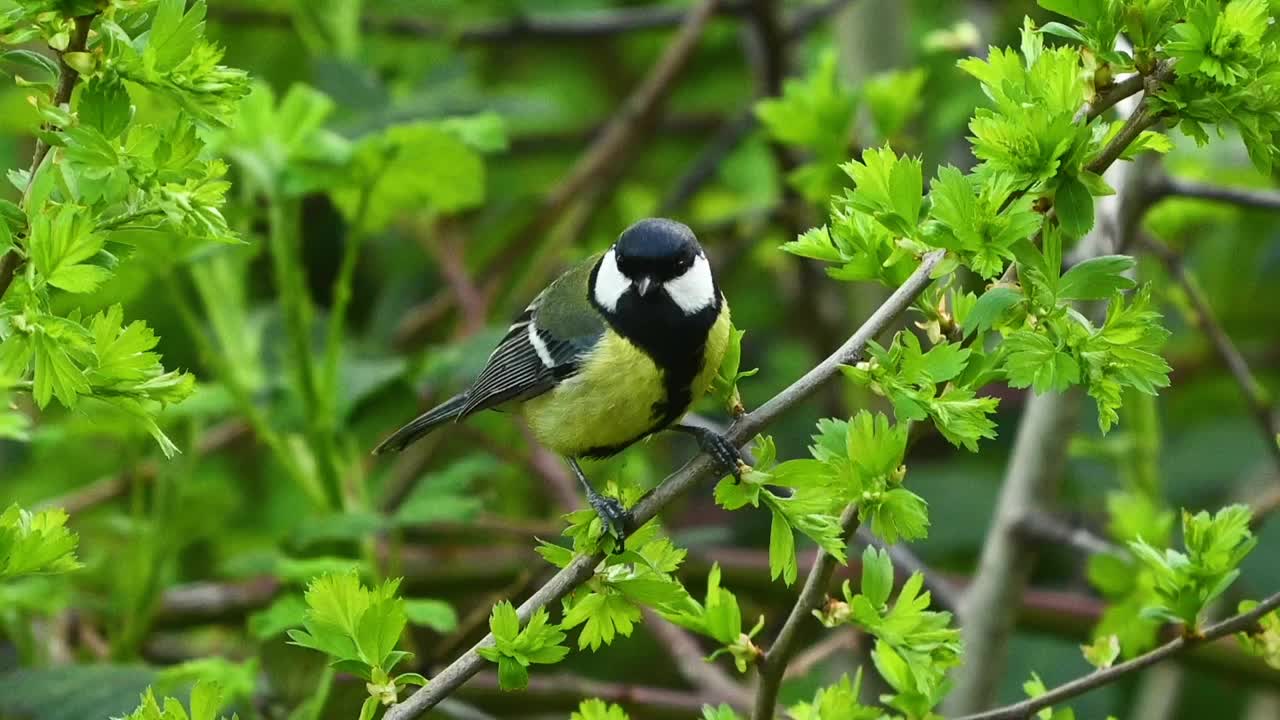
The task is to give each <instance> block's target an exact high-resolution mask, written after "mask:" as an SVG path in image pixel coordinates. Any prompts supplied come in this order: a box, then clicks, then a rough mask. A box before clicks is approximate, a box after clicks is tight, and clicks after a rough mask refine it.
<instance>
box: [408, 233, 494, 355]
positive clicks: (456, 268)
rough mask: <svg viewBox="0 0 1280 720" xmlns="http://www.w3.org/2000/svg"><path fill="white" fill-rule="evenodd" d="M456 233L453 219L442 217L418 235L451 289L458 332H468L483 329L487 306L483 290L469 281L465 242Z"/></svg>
mask: <svg viewBox="0 0 1280 720" xmlns="http://www.w3.org/2000/svg"><path fill="white" fill-rule="evenodd" d="M460 233H461V228H460V227H459V225H458V222H457V220H456V219H451V218H448V217H445V218H442V219H440V220H438V221H436V223H435V224H434V227H433V228H431V229H429V230H425V231H424V232H422V233H420V234H419V239H420V244H421V245H422V246H423V247H424V248H425V249H426V250H427V252H428V253H430V255H431V257H432V258H433V259H434V260H435V262H436V265H437V266H438V267H439V268H440V274H441V275H442V276H444V279H445V283H446V284H447V285H448V286H449V291H450V292H452V293H453V299H454V304H455V305H456V306H457V307H458V308H459V310H460V311H461V313H462V322H461V324H460V325H461V327H460V332H461V334H462V335H463V336H470V335H474V334H475V333H477V332H479V331H481V330H483V329H484V324H485V319H486V316H487V315H488V314H489V308H488V302H487V299H486V298H485V295H484V293H482V292H480V290H479V288H477V287H476V285H475V283H474V282H472V279H471V274H470V273H469V272H468V271H467V265H466V255H465V253H464V252H463V247H464V246H465V243H464V242H463V238H462V237H460Z"/></svg>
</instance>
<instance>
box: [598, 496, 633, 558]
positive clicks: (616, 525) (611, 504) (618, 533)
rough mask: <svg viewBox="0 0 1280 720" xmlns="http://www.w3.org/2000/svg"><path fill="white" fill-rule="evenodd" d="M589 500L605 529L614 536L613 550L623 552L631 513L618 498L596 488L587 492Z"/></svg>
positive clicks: (630, 523)
mask: <svg viewBox="0 0 1280 720" xmlns="http://www.w3.org/2000/svg"><path fill="white" fill-rule="evenodd" d="M587 502H588V503H590V504H591V509H592V510H595V511H596V515H597V516H598V517H599V518H600V521H601V522H603V523H604V527H605V530H606V531H607V532H608V533H609V534H610V535H612V536H613V537H614V544H613V551H614V552H616V553H620V552H622V550H623V547H624V546H625V545H626V542H627V534H628V532H629V531H630V529H631V525H632V517H631V513H630V512H629V511H628V510H627V509H626V508H624V507H622V503H621V502H619V501H618V500H617V499H615V498H611V497H608V496H605V495H601V494H600V493H598V492H596V491H595V490H591V491H590V492H588V493H587Z"/></svg>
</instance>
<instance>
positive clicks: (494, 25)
mask: <svg viewBox="0 0 1280 720" xmlns="http://www.w3.org/2000/svg"><path fill="white" fill-rule="evenodd" d="M746 9H747V2H746V0H726V2H724V3H723V4H722V5H721V6H720V7H719V8H717V10H716V14H717V15H721V16H726V17H733V16H739V15H742V14H743V13H745V12H746ZM687 12H688V10H687V9H686V8H683V7H678V6H656V7H634V8H618V9H614V10H607V11H594V12H582V13H575V14H566V13H555V14H550V13H547V14H542V13H538V14H530V15H524V16H517V17H514V18H511V19H509V20H497V21H485V22H477V23H472V24H470V25H468V26H465V27H461V28H458V27H450V26H449V25H448V24H447V23H442V22H438V21H433V20H429V19H424V18H416V17H377V16H373V15H366V16H364V17H362V18H360V28H361V30H363V31H364V32H366V33H378V34H382V35H390V36H392V37H406V38H414V39H422V38H437V39H441V40H449V41H452V42H454V43H457V44H460V45H498V46H500V47H506V46H509V45H511V44H514V43H532V42H546V41H552V40H589V39H594V38H603V37H609V36H611V35H621V34H625V33H632V32H639V31H643V30H658V29H662V28H668V27H674V26H676V25H679V24H680V22H681V21H682V20H684V18H685V15H686V14H687ZM209 16H210V17H212V18H214V19H216V20H219V21H221V22H225V23H230V24H237V25H270V26H279V27H289V26H291V25H292V24H293V17H292V16H291V15H290V14H289V13H288V12H278V11H272V10H266V9H259V8H228V7H216V6H215V7H210V8H209Z"/></svg>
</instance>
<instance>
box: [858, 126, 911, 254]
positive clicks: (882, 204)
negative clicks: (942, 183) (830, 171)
mask: <svg viewBox="0 0 1280 720" xmlns="http://www.w3.org/2000/svg"><path fill="white" fill-rule="evenodd" d="M841 168H843V169H844V171H845V172H846V173H847V174H848V175H849V177H850V178H852V179H853V181H854V185H855V187H854V190H853V193H852V195H850V201H851V204H852V207H853V208H854V209H855V210H859V211H861V212H864V213H867V214H869V215H871V216H873V217H874V218H875V219H876V220H877V221H878V222H879V223H880V224H881V225H883V226H884V227H885V228H886V229H887V230H889V231H890V232H892V233H894V234H896V235H900V236H903V237H914V236H915V234H916V228H917V225H918V223H919V222H920V207H921V206H922V205H923V203H924V197H923V195H922V187H923V183H924V179H923V177H922V175H921V160H920V158H906V157H904V158H900V157H898V156H897V154H896V153H894V152H893V150H892V149H890V148H889V147H888V146H886V147H883V148H879V149H875V148H872V149H868V150H866V151H864V152H863V153H862V160H861V161H858V160H853V161H850V162H847V163H845V164H844V165H841Z"/></svg>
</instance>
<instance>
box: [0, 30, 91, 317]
mask: <svg viewBox="0 0 1280 720" xmlns="http://www.w3.org/2000/svg"><path fill="white" fill-rule="evenodd" d="M95 17H97V13H93V14H91V15H81V16H79V17H77V18H76V19H75V29H74V30H73V31H72V32H71V40H70V41H69V42H68V43H67V49H66V50H64V51H62V52H59V53H58V68H59V71H58V89H57V90H56V91H54V94H53V104H54V105H65V104H67V103H70V102H71V91H73V90H75V88H76V81H77V80H79V79H80V73H78V72H76V70H75V68H73V67H71V66H70V65H68V64H67V61H66V60H65V59H64V57H65V55H66V54H67V53H69V52H84V47H85V44H86V43H87V42H88V41H89V26H90V25H92V24H93V19H94V18H95ZM44 129H45V130H48V129H49V124H48V123H46V124H45V125H44ZM48 154H49V144H48V143H46V142H45V141H44V140H43V139H42V138H40V137H39V136H37V137H36V150H35V153H34V154H33V155H32V156H31V174H30V176H29V177H28V178H27V182H28V184H29V183H30V182H31V179H32V178H34V177H35V175H36V170H38V169H40V163H42V162H44V158H45V156H46V155H48ZM21 266H22V258H21V257H20V256H19V255H18V252H17V250H16V249H11V250H9V251H8V252H6V253H5V254H4V255H2V256H0V299H3V298H4V294H5V293H6V292H8V291H9V286H10V285H12V284H13V278H14V276H15V275H17V274H18V268H19V267H21Z"/></svg>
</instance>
